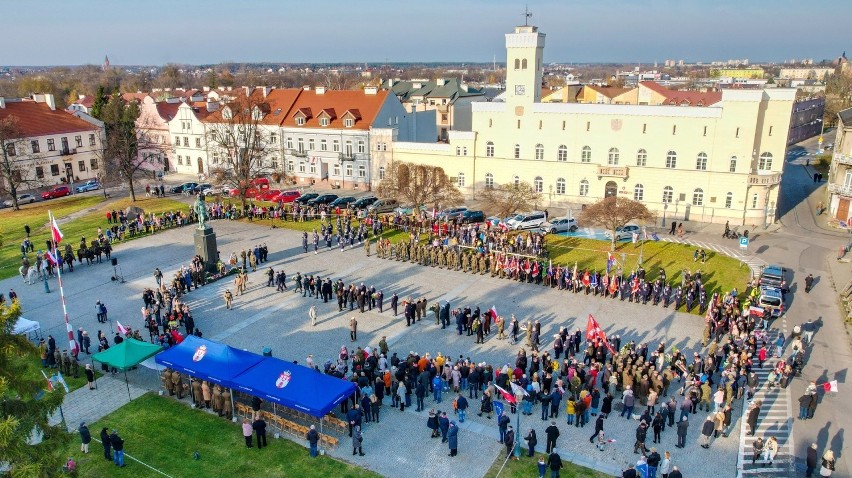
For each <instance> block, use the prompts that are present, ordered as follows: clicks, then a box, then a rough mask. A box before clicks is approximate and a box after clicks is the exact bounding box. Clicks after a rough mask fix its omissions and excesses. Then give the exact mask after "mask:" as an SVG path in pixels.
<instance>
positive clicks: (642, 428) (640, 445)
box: [633, 420, 648, 455]
mask: <svg viewBox="0 0 852 478" xmlns="http://www.w3.org/2000/svg"><path fill="white" fill-rule="evenodd" d="M647 438H648V424H647V423H645V420H642V421H641V422H639V426H638V427H636V443H634V444H633V453H634V454H639V452H641V453H642V454H643V455H644V454H645V453H646V452H647V450H648V449H647V448H646V447H645V440H646V439H647ZM637 450H638V451H637Z"/></svg>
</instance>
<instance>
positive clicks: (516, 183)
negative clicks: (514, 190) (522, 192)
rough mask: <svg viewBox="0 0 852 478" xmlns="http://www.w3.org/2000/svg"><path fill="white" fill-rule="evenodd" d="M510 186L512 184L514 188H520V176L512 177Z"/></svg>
mask: <svg viewBox="0 0 852 478" xmlns="http://www.w3.org/2000/svg"><path fill="white" fill-rule="evenodd" d="M512 184H514V185H515V187H518V186H520V185H521V178H520V176H515V177H513V178H512Z"/></svg>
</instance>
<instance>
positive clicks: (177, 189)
mask: <svg viewBox="0 0 852 478" xmlns="http://www.w3.org/2000/svg"><path fill="white" fill-rule="evenodd" d="M197 186H198V183H183V184H181V185H178V186H174V187H173V188H172V189H170V191H171V192H172V193H174V194H180V193H182V192H184V191H186V192H190V193H191V192H193V191H195V188H196V187H197Z"/></svg>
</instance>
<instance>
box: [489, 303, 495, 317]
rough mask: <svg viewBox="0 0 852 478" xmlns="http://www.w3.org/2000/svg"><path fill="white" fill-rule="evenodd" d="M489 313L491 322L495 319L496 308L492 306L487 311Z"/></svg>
mask: <svg viewBox="0 0 852 478" xmlns="http://www.w3.org/2000/svg"><path fill="white" fill-rule="evenodd" d="M489 311H490V312H491V319H492V320H493V319H496V318H497V307H495V306H493V305H492V306H491V309H489Z"/></svg>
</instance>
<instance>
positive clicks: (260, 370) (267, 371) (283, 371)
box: [234, 357, 355, 417]
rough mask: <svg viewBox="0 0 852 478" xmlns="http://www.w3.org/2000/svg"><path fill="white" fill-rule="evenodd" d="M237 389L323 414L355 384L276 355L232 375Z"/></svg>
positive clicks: (341, 399)
mask: <svg viewBox="0 0 852 478" xmlns="http://www.w3.org/2000/svg"><path fill="white" fill-rule="evenodd" d="M234 385H235V387H234V388H236V389H238V390H240V391H243V392H245V393H248V394H250V395H254V396H256V397H259V398H261V399H264V400H270V401H273V402H275V403H278V404H280V405H283V406H285V407H289V408H293V409H296V410H301V411H303V412H305V413H307V414H309V415H312V416H315V417H323V416H325V415H326V414H328V412H330V411H331V410H332V409H333V408H334V407H335V406H337V404H339V403H340V402H342V401H343V400H346V399H347V398H348V397H349V396H350V395H352V394H353V393H355V384H354V383H352V382H349V381H347V380H343V379H340V378H337V377H333V376H331V375H326V374H323V373H321V372H318V371H316V370H312V369H310V368H307V367H303V366H301V365H297V364H294V363H292V362H285V361H284V360H281V359H277V358H275V357H264V358H263V361H261V362H260V363H258V364H257V365H255V366H254V367H252V368H250V369H248V370H246V371H245V372H243V373H241V374H240V375H239V376H237V377H235V378H234Z"/></svg>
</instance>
